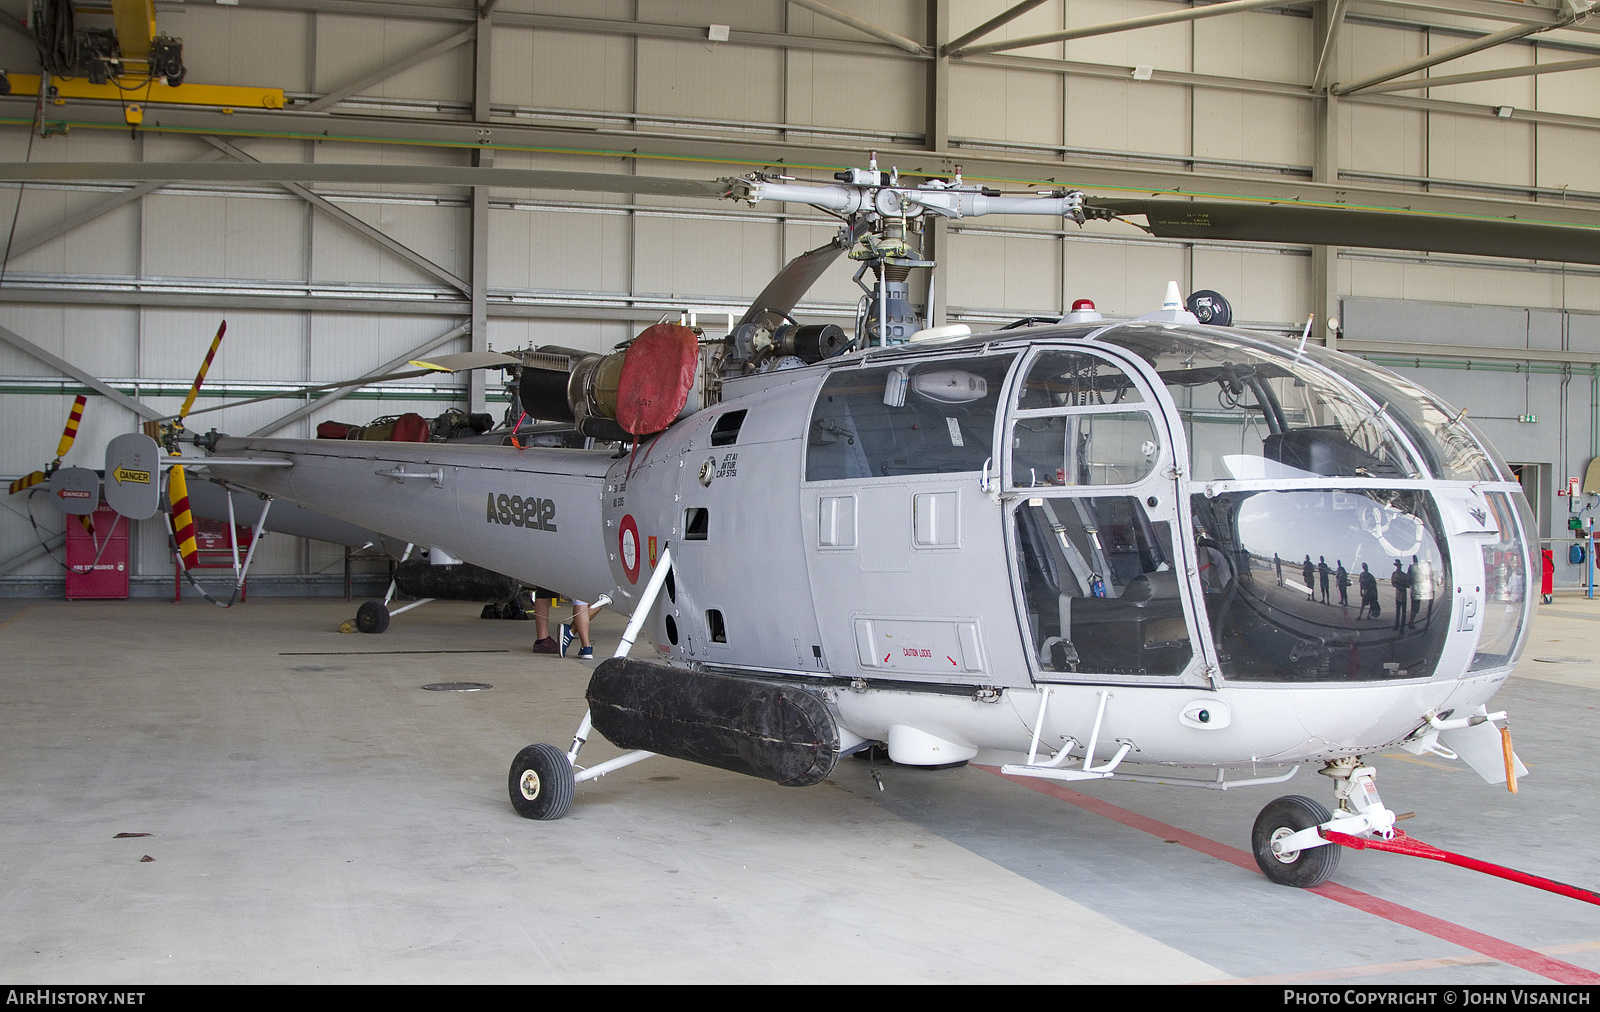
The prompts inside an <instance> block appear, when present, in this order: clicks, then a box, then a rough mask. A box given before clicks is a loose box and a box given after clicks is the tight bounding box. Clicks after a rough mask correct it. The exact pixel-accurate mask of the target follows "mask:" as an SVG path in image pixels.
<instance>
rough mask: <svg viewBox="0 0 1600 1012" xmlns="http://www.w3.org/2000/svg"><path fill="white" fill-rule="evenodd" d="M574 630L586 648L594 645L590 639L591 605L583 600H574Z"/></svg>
mask: <svg viewBox="0 0 1600 1012" xmlns="http://www.w3.org/2000/svg"><path fill="white" fill-rule="evenodd" d="M572 631H573V633H574V634H576V635H577V637H578V642H579V643H580V644H582V645H583V648H584V649H585V650H587V649H589V648H591V647H593V646H594V644H593V643H592V642H591V641H590V640H589V606H588V605H587V604H586V603H584V602H582V601H574V602H572Z"/></svg>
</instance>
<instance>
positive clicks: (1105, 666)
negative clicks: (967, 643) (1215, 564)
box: [1015, 496, 1193, 680]
mask: <svg viewBox="0 0 1600 1012" xmlns="http://www.w3.org/2000/svg"><path fill="white" fill-rule="evenodd" d="M1015 527H1016V538H1017V561H1018V567H1019V570H1020V574H1021V582H1022V598H1021V600H1022V602H1023V606H1024V608H1025V611H1026V614H1027V619H1028V628H1029V631H1030V632H1031V634H1032V641H1033V642H1032V647H1033V653H1034V656H1035V657H1036V658H1037V660H1038V664H1039V670H1040V671H1041V672H1042V673H1043V674H1044V677H1045V678H1046V679H1047V680H1048V679H1050V678H1051V677H1052V673H1054V674H1067V673H1075V672H1081V673H1085V674H1087V673H1099V674H1109V675H1176V674H1180V673H1181V672H1182V671H1183V670H1184V668H1185V667H1186V666H1187V665H1188V663H1189V659H1190V657H1191V656H1192V654H1193V647H1192V646H1191V645H1190V642H1189V631H1188V628H1187V626H1186V625H1185V623H1184V617H1183V598H1182V596H1181V594H1180V591H1179V586H1178V573H1177V572H1176V571H1175V570H1174V569H1173V567H1172V564H1171V562H1170V561H1169V560H1170V559H1171V558H1172V530H1171V525H1170V524H1167V523H1165V522H1159V521H1152V520H1150V518H1149V517H1148V516H1147V515H1146V513H1145V510H1144V505H1143V503H1141V502H1140V501H1139V499H1138V498H1137V497H1135V496H1100V497H1091V496H1055V497H1050V498H1045V497H1039V498H1032V499H1025V500H1023V501H1022V502H1021V503H1019V504H1018V505H1017V508H1016V525H1015Z"/></svg>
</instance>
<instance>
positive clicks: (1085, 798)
mask: <svg viewBox="0 0 1600 1012" xmlns="http://www.w3.org/2000/svg"><path fill="white" fill-rule="evenodd" d="M978 768H979V769H982V770H986V771H988V772H990V773H993V774H995V775H996V776H1002V774H1001V773H1000V770H999V768H997V767H994V766H980V767H978ZM1004 779H1006V780H1009V781H1011V782H1012V783H1016V784H1021V785H1022V786H1024V787H1028V788H1032V789H1033V790H1035V791H1038V792H1039V793H1040V794H1046V795H1049V796H1050V797H1052V798H1055V799H1056V800H1058V801H1065V802H1067V803H1068V804H1070V805H1076V806H1077V807H1079V808H1082V809H1084V810H1085V811H1088V812H1093V813H1094V814H1095V815H1099V816H1101V817H1103V818H1107V819H1110V820H1111V821H1113V822H1118V823H1121V824H1122V825H1124V826H1127V827H1128V828H1130V829H1137V830H1139V831H1141V832H1144V833H1149V834H1150V835H1151V836H1156V837H1159V838H1161V839H1163V840H1173V841H1176V842H1177V843H1180V844H1182V845H1183V846H1185V847H1188V848H1189V849H1190V850H1195V851H1199V852H1200V853H1202V854H1205V855H1206V856H1208V857H1214V858H1216V859H1217V860H1219V861H1226V862H1228V863H1229V864H1235V865H1238V866H1239V867H1240V868H1245V869H1248V870H1249V871H1253V872H1255V873H1256V874H1257V875H1259V874H1261V869H1260V868H1258V867H1256V859H1255V856H1254V855H1253V854H1251V853H1249V852H1248V851H1244V850H1240V849H1239V848H1237V847H1230V846H1228V845H1227V844H1223V843H1218V842H1216V841H1215V840H1208V839H1206V838H1205V837H1203V836H1200V835H1198V834H1196V833H1191V832H1189V831H1188V830H1184V829H1179V828H1178V827H1176V826H1169V825H1167V824H1166V823H1164V822H1161V821H1159V820H1157V819H1152V818H1150V817H1148V816H1144V815H1140V814H1138V813H1137V812H1130V811H1128V810H1127V809H1126V808H1119V807H1117V806H1116V805H1113V804H1110V803H1108V802H1105V801H1101V800H1100V799H1099V798H1095V797H1091V796H1089V795H1087V794H1080V793H1078V792H1077V791H1075V790H1072V789H1071V788H1070V787H1065V786H1063V785H1062V784H1060V783H1058V782H1057V781H1054V780H1043V779H1040V778H1038V777H1004ZM1308 891H1309V892H1314V893H1316V894H1317V895H1318V896H1321V897H1323V898H1324V899H1330V900H1333V901H1334V902H1335V903H1343V904H1344V905H1345V906H1348V907H1354V908H1355V909H1357V910H1360V911H1363V912H1365V913H1369V914H1372V915H1374V916H1377V917H1382V918H1383V919H1384V920H1387V921H1392V922H1394V923H1395V924H1400V925H1403V926H1405V927H1408V928H1413V929H1415V930H1417V931H1421V932H1424V933H1425V934H1429V935H1432V936H1434V937H1435V938H1441V939H1443V940H1445V941H1447V942H1450V943H1452V944H1454V945H1459V946H1461V947H1462V948H1464V949H1471V950H1472V951H1473V952H1478V953H1482V954H1483V955H1485V956H1488V957H1490V958H1491V959H1497V960H1499V961H1500V962H1502V963H1507V964H1510V965H1511V966H1516V967H1520V968H1522V969H1524V970H1527V971H1529V972H1530V973H1536V974H1538V975H1539V976H1541V977H1545V978H1547V979H1549V980H1553V981H1555V982H1556V983H1558V984H1600V973H1594V972H1592V971H1590V970H1585V969H1584V968H1583V967H1581V966H1574V965H1572V964H1571V963H1564V962H1562V961H1561V960H1559V959H1551V958H1550V957H1549V956H1546V955H1544V954H1543V953H1539V952H1535V951H1533V950H1532V949H1527V948H1523V947H1522V946H1520V945H1516V944H1513V943H1511V942H1507V941H1505V940H1504V939H1500V938H1495V937H1494V936H1493V935H1486V934H1484V933H1483V932H1481V931H1474V930H1472V929H1471V928H1467V927H1462V926H1461V925H1459V924H1454V923H1451V922H1450V921H1447V920H1444V919H1443V918H1439V917H1434V916H1432V915H1431V914H1425V913H1422V912H1421V911H1417V910H1412V909H1411V908H1410V907H1404V906H1401V905H1400V904H1398V903H1392V902H1390V901H1389V900H1385V899H1379V898H1378V897H1376V896H1373V895H1371V894H1369V893H1364V892H1361V891H1360V890H1359V889H1351V888H1349V887H1348V886H1342V885H1339V884H1338V883H1336V882H1326V883H1324V884H1322V885H1320V886H1317V887H1316V888H1315V889H1311V890H1308Z"/></svg>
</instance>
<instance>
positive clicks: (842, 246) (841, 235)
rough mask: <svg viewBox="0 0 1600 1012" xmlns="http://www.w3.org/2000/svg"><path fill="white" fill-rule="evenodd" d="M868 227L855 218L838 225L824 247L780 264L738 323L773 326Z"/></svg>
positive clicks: (864, 220)
mask: <svg viewBox="0 0 1600 1012" xmlns="http://www.w3.org/2000/svg"><path fill="white" fill-rule="evenodd" d="M869 227H870V225H869V223H868V222H867V221H866V219H865V218H861V219H858V220H857V221H856V222H855V223H854V224H851V225H847V226H845V227H844V228H841V229H840V230H839V232H838V234H837V235H835V236H834V237H833V241H832V242H829V243H828V244H827V245H826V246H818V247H817V248H816V249H814V250H807V251H806V252H804V253H802V254H800V255H799V256H797V257H795V258H794V259H793V260H790V261H789V262H788V263H786V264H784V265H783V270H781V271H779V272H778V273H777V274H775V275H773V277H772V280H771V281H768V282H767V287H765V288H763V289H761V294H760V295H757V296H756V298H755V301H754V302H752V303H750V308H749V309H747V310H745V313H744V315H743V316H741V317H739V324H738V325H739V326H744V325H745V324H746V323H760V324H762V325H763V326H765V327H767V328H768V329H770V328H772V327H776V326H777V325H778V321H779V320H780V319H782V318H783V317H784V316H787V315H788V314H789V313H790V312H792V311H793V310H794V307H795V306H797V305H799V304H800V299H801V297H802V296H804V295H805V294H806V292H808V291H810V290H811V286H812V285H814V284H816V283H817V279H818V278H820V277H822V275H823V274H824V273H826V272H827V270H828V268H829V267H831V266H833V262H834V261H835V260H837V259H839V254H840V253H843V252H844V251H845V250H847V249H849V248H850V247H851V246H854V245H855V244H856V240H858V239H860V238H861V237H862V236H863V235H865V234H866V232H867V229H868V228H869Z"/></svg>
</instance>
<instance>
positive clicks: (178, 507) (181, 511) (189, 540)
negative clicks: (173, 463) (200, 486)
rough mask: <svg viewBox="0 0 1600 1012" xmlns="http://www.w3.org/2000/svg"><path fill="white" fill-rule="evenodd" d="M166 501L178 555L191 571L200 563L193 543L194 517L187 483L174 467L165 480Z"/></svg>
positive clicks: (178, 468)
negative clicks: (190, 509)
mask: <svg viewBox="0 0 1600 1012" xmlns="http://www.w3.org/2000/svg"><path fill="white" fill-rule="evenodd" d="M167 499H168V500H169V501H170V502H171V503H172V534H173V537H174V538H175V539H176V540H177V542H178V554H179V555H180V556H182V557H183V568H184V569H186V570H187V569H193V568H194V567H195V563H197V562H199V561H200V549H199V548H198V547H197V546H196V545H195V543H194V516H193V514H191V513H190V512H189V483H188V481H186V480H185V479H184V477H183V468H181V467H174V468H173V469H172V473H171V476H170V477H169V478H168V479H167Z"/></svg>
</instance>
